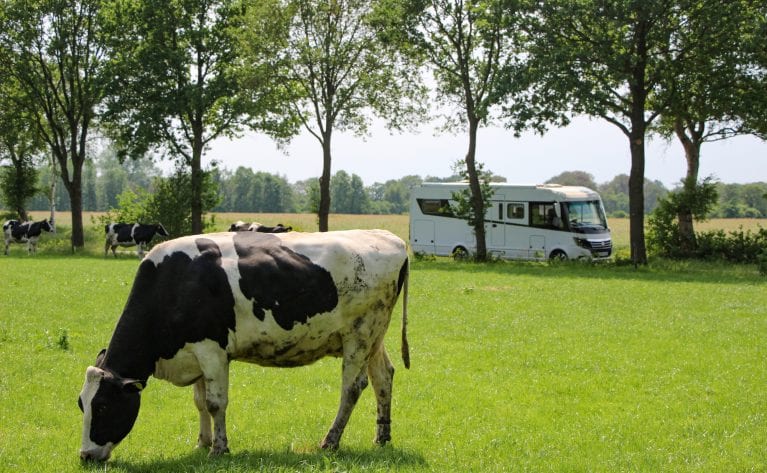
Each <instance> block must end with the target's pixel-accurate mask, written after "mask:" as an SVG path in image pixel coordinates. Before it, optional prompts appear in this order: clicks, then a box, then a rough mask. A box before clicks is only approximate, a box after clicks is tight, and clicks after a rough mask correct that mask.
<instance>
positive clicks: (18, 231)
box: [3, 220, 53, 256]
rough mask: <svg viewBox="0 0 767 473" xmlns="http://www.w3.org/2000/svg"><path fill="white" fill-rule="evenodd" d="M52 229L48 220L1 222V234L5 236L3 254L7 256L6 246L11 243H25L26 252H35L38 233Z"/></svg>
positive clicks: (38, 237)
mask: <svg viewBox="0 0 767 473" xmlns="http://www.w3.org/2000/svg"><path fill="white" fill-rule="evenodd" d="M43 231H46V232H52V231H53V225H51V222H49V221H48V220H40V221H39V222H24V223H22V222H20V221H18V220H8V221H6V222H5V223H4V224H3V235H4V236H5V255H6V256H8V247H9V246H11V243H25V242H26V244H27V254H35V253H37V240H38V239H40V235H41V234H42V233H43Z"/></svg>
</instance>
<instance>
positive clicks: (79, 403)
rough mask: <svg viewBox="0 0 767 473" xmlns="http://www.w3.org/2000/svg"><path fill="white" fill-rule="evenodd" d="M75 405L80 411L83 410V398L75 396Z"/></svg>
mask: <svg viewBox="0 0 767 473" xmlns="http://www.w3.org/2000/svg"><path fill="white" fill-rule="evenodd" d="M77 407H79V408H80V412H85V409H83V400H82V399H80V398H79V397H78V398H77Z"/></svg>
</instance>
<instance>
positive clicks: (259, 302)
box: [234, 232, 338, 330]
mask: <svg viewBox="0 0 767 473" xmlns="http://www.w3.org/2000/svg"><path fill="white" fill-rule="evenodd" d="M234 248H235V250H236V251H237V255H238V256H239V258H240V259H239V262H238V264H237V266H238V269H239V271H240V290H241V291H242V293H243V294H244V295H245V297H247V298H248V299H251V300H252V301H253V315H255V316H256V317H257V318H258V319H259V320H262V321H263V320H264V317H265V312H264V311H266V310H269V311H271V312H272V315H273V316H274V319H275V321H276V322H277V324H278V325H279V326H280V327H282V328H283V329H285V330H291V329H292V328H293V326H294V325H295V324H305V323H306V322H307V321H308V320H309V318H311V317H313V316H315V315H317V314H322V313H326V312H330V311H332V310H333V309H334V308H335V307H336V305H337V304H338V291H337V289H336V285H335V284H334V282H333V278H332V277H331V275H330V273H329V272H328V271H327V270H326V269H325V268H322V267H320V266H318V265H316V264H314V263H312V262H311V260H309V258H307V257H306V256H304V255H301V254H298V253H296V252H294V251H293V250H291V249H290V248H287V247H285V246H283V245H282V244H281V240H280V239H279V238H277V237H275V236H272V235H269V234H262V233H253V232H243V233H237V234H235V235H234Z"/></svg>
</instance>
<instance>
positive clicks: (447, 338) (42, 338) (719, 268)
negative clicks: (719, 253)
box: [0, 215, 767, 472]
mask: <svg viewBox="0 0 767 473" xmlns="http://www.w3.org/2000/svg"><path fill="white" fill-rule="evenodd" d="M244 217H245V218H243V220H251V219H253V220H259V221H262V222H263V223H265V224H275V223H277V220H276V219H275V220H271V218H265V217H266V216H257V217H254V216H244ZM268 217H271V216H268ZM274 217H275V218H284V220H279V221H282V223H285V224H292V225H294V226H303V225H305V227H302V228H303V229H306V230H311V229H312V228H311V227H310V225H312V222H313V220H312V216H307V219H308V220H307V221H306V223H303V222H298V220H290V219H289V218H288V216H274ZM236 218H237V217H235V216H231V215H226V216H225V218H220V219H219V225H221V226H222V227H223V226H228V224H229V223H230V222H229V220H233V219H236ZM386 218H387V217H375V216H365V217H364V218H359V217H354V216H349V219H348V220H347V219H346V217H345V216H344V217H343V218H341V217H339V218H331V226H333V227H334V228H351V226H358V227H369V226H384V227H386V228H390V229H392V230H393V231H395V232H397V233H399V234H400V235H402V236H406V235H407V224H406V220H405V224H404V226H402V225H401V222H399V221H397V222H394V223H392V221H388V220H377V219H386ZM86 221H87V220H86ZM61 225H62V227H61V228H64V226H65V222H64V220H63V219H62V221H61ZM314 225H316V223H314ZM347 225H348V226H347ZM611 226H612V227H613V232H614V238H615V240H616V245H620V244H619V239H618V235H619V232H618V225H617V224H615V223H614V222H611ZM626 227H627V225H626ZM403 228H404V235H403V233H402V230H403ZM626 234H627V233H626ZM96 237H98V239H97V241H95V242H90V240H91V239H95V238H96ZM55 241H56V238H54V239H51V240H50V241H49V242H48V245H49V246H48V248H47V249H48V252H46V251H44V249H45V246H41V249H40V252H39V254H38V255H37V256H35V257H28V256H26V254H24V252H23V251H22V247H19V246H16V247H13V249H12V255H11V256H9V257H2V258H0V271H2V274H3V275H4V277H3V278H2V279H0V359H1V360H2V363H0V471H56V472H80V471H115V472H178V471H194V472H218V471H233V472H246V471H282V472H288V471H298V472H317V471H322V472H331V471H332V472H342V471H366V472H367V471H401V472H406V471H407V472H409V471H413V472H427V471H434V472H443V471H461V472H464V471H466V472H469V471H471V472H488V471H489V472H493V471H499V472H500V471H653V472H655V471H674V472H677V471H700V472H704V471H705V472H710V471H765V470H767V408H766V407H765V406H767V390H766V389H765V386H767V363H766V362H765V361H766V360H767V351H765V347H767V345H765V343H764V340H765V339H767V310H765V307H767V290H765V289H767V278H764V277H763V276H760V275H759V274H758V271H757V270H756V268H755V267H753V266H747V265H742V266H741V265H725V264H720V263H692V262H667V261H656V260H653V261H651V264H650V265H649V266H647V267H642V268H638V269H635V268H633V267H631V266H621V265H615V264H600V265H589V264H576V263H566V264H548V263H523V262H495V263H488V264H474V263H456V262H453V261H451V260H448V259H437V260H434V261H421V260H416V261H413V264H412V268H411V279H410V298H409V305H408V313H409V338H410V346H411V358H412V367H411V369H410V370H406V369H405V368H404V367H403V366H402V362H401V360H400V358H399V336H398V335H399V328H400V323H401V322H400V316H401V312H400V308H399V307H398V308H397V309H395V314H394V317H393V320H392V325H391V328H390V334H389V336H388V337H387V346H388V349H389V352H390V354H391V357H392V360H393V362H394V365H395V368H396V370H397V371H396V374H395V380H394V382H395V387H394V401H393V416H392V437H393V442H392V443H391V444H390V445H388V446H386V447H384V448H379V447H374V446H373V445H372V439H373V435H374V429H375V402H374V396H373V394H372V393H371V392H370V389H368V390H366V392H364V393H363V395H362V397H361V399H360V401H359V403H358V405H357V408H356V410H355V411H354V414H353V415H352V418H351V421H350V423H349V426H348V427H347V430H346V433H345V434H344V437H343V439H342V442H341V448H340V450H339V451H337V452H334V453H329V452H323V451H321V450H320V449H319V448H318V444H319V441H320V440H321V439H322V437H323V435H324V434H325V431H326V429H327V428H328V427H329V425H330V423H331V422H332V419H333V417H334V415H335V411H336V409H337V403H338V397H339V383H340V361H339V360H337V359H326V360H322V361H320V362H318V363H316V364H315V365H312V366H308V367H301V368H293V369H274V368H262V367H258V366H254V365H247V364H244V363H236V362H235V363H233V364H232V371H231V379H230V383H231V392H230V406H229V410H228V415H227V420H228V422H227V423H228V428H229V443H230V448H231V449H232V453H231V454H229V455H225V456H223V457H221V458H212V459H210V458H208V457H207V454H206V452H203V451H198V450H195V448H194V445H195V443H196V432H197V413H196V410H195V408H194V406H193V403H192V390H191V388H178V387H174V386H172V385H170V384H169V383H167V382H164V381H159V380H152V379H150V382H149V385H148V387H147V389H146V390H145V391H144V393H143V394H142V408H141V412H140V414H139V418H138V420H137V422H136V426H135V427H134V429H133V431H132V433H131V434H130V435H129V436H128V437H127V438H126V439H125V441H123V443H122V444H120V445H119V446H118V447H117V448H116V449H115V452H114V454H113V458H112V459H111V460H110V461H109V462H107V463H106V464H99V465H91V464H82V463H81V462H80V460H79V458H78V456H77V451H78V449H79V445H80V435H81V428H82V416H81V414H80V411H79V410H78V408H77V404H76V400H77V395H78V393H79V391H80V388H81V387H82V380H83V373H84V370H85V368H86V366H88V365H89V364H92V363H93V361H94V359H95V356H96V354H97V353H98V351H99V350H100V349H101V348H103V347H105V346H106V344H107V343H108V341H109V337H110V335H111V332H112V330H113V328H114V325H115V322H116V320H117V319H118V317H119V315H120V313H121V310H122V306H123V304H124V302H125V300H126V298H127V294H128V292H129V290H130V287H131V284H132V279H133V276H134V274H135V271H136V267H137V264H138V261H137V259H136V258H135V256H130V255H121V256H120V257H118V258H116V259H114V258H111V257H110V258H104V257H103V253H102V252H103V246H102V242H101V235H100V234H97V229H91V230H89V245H88V246H87V247H86V251H83V252H82V253H81V254H77V255H71V254H68V253H67V252H66V251H65V248H62V245H61V244H56V243H55ZM626 243H627V236H626Z"/></svg>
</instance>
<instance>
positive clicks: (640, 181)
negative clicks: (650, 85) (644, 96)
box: [629, 118, 647, 265]
mask: <svg viewBox="0 0 767 473" xmlns="http://www.w3.org/2000/svg"><path fill="white" fill-rule="evenodd" d="M644 135H645V133H644V119H643V118H642V119H640V120H639V123H634V124H633V126H632V130H631V136H630V140H631V174H630V175H629V218H630V223H629V231H630V241H631V261H633V262H634V264H635V265H640V264H642V265H644V264H647V248H646V246H645V238H644V171H645V169H644V168H645V147H644Z"/></svg>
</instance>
